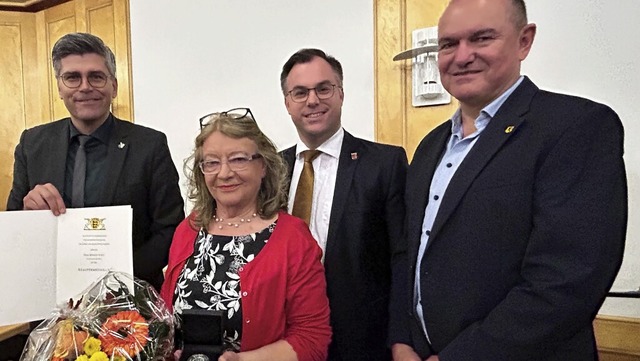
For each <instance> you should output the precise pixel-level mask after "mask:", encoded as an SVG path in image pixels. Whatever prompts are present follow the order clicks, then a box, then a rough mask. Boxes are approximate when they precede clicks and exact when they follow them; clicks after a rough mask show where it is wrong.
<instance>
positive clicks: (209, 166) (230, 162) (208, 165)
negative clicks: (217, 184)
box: [199, 153, 262, 174]
mask: <svg viewBox="0 0 640 361" xmlns="http://www.w3.org/2000/svg"><path fill="white" fill-rule="evenodd" d="M258 158H262V156H261V155H260V154H257V153H256V154H253V155H248V154H236V155H233V156H231V157H229V158H228V159H227V160H226V161H223V160H222V159H207V160H203V161H202V162H200V164H199V166H200V170H201V171H202V174H218V173H220V170H221V169H222V164H225V163H226V164H227V166H228V167H229V169H231V170H232V171H234V172H238V171H241V170H245V169H247V167H248V166H249V163H251V161H252V160H254V159H258Z"/></svg>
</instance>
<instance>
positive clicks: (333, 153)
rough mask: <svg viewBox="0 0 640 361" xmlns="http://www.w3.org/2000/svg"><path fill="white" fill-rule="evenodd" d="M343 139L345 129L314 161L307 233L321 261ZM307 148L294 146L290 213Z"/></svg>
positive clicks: (327, 141)
mask: <svg viewBox="0 0 640 361" xmlns="http://www.w3.org/2000/svg"><path fill="white" fill-rule="evenodd" d="M343 139H344V129H342V128H340V129H339V130H338V131H337V132H336V133H335V134H334V135H332V136H331V138H329V139H327V140H326V141H325V142H324V143H322V144H321V145H320V146H319V147H318V148H316V149H317V150H319V151H321V152H322V154H320V155H319V156H318V157H317V158H316V159H314V161H313V174H314V175H313V198H312V199H313V201H312V204H311V217H310V218H311V219H310V224H309V229H310V230H311V235H313V238H315V239H316V241H318V245H320V248H322V254H323V256H322V260H323V261H324V253H325V250H326V248H327V235H328V233H329V220H330V219H331V206H332V205H333V193H334V190H335V188H336V175H337V173H338V161H339V159H340V149H341V148H342V141H343ZM308 149H309V148H308V147H307V146H306V145H305V144H304V143H302V141H298V143H297V144H296V162H295V164H294V165H293V174H292V175H291V186H290V188H289V210H291V209H293V201H294V199H295V196H296V189H297V188H298V180H299V179H300V174H301V173H302V167H303V165H304V158H303V156H302V152H304V151H305V150H308Z"/></svg>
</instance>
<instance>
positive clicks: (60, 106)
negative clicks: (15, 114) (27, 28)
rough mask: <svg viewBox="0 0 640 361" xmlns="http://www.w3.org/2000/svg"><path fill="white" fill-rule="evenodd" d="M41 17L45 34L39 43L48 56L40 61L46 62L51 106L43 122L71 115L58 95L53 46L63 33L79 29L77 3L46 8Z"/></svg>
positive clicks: (47, 85)
mask: <svg viewBox="0 0 640 361" xmlns="http://www.w3.org/2000/svg"><path fill="white" fill-rule="evenodd" d="M39 19H42V21H43V23H41V24H37V26H38V27H40V28H42V29H44V34H42V36H43V37H42V38H39V39H38V43H39V46H40V47H41V54H42V55H43V56H44V55H46V58H44V57H43V58H41V59H40V61H41V62H42V63H43V64H46V69H47V70H46V76H45V73H44V72H43V74H42V76H43V78H46V80H47V83H46V87H45V88H44V89H48V94H47V95H46V96H47V97H48V102H49V106H50V114H49V117H48V119H44V120H43V122H47V121H53V120H57V119H61V118H65V117H68V116H69V112H68V111H67V108H65V106H64V102H63V101H62V99H60V96H59V95H58V83H57V81H56V78H55V74H54V72H53V68H52V66H51V48H53V45H54V44H55V43H56V41H58V39H60V38H61V37H62V36H63V35H65V34H67V33H72V32H75V31H77V30H76V11H75V3H74V2H73V1H72V2H68V3H64V4H61V5H58V6H56V7H53V8H50V9H47V10H44V16H42V17H40V18H39ZM43 85H45V84H43Z"/></svg>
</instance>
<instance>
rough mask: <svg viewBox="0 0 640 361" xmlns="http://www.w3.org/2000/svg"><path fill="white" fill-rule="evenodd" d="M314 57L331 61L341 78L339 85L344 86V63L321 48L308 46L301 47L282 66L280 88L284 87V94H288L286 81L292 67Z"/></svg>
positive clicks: (332, 66)
mask: <svg viewBox="0 0 640 361" xmlns="http://www.w3.org/2000/svg"><path fill="white" fill-rule="evenodd" d="M314 58H321V59H324V60H325V61H326V62H327V63H329V65H331V68H332V69H333V72H334V73H336V75H337V76H338V79H339V80H340V84H337V85H339V86H342V81H343V80H344V78H343V75H342V65H341V64H340V62H339V61H338V60H337V59H336V58H334V57H333V56H331V55H327V54H326V53H325V52H324V51H322V50H320V49H313V48H307V49H300V50H298V51H297V52H296V53H295V54H293V55H291V57H290V58H289V60H287V62H286V63H284V65H283V66H282V72H281V73H280V88H281V89H282V94H284V95H287V87H286V82H287V77H288V76H289V73H290V72H291V69H293V67H294V66H295V65H296V64H304V63H308V62H310V61H311V60H313V59H314Z"/></svg>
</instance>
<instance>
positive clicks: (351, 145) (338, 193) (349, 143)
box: [326, 131, 360, 257]
mask: <svg viewBox="0 0 640 361" xmlns="http://www.w3.org/2000/svg"><path fill="white" fill-rule="evenodd" d="M359 151H360V144H359V143H358V141H357V139H356V138H354V137H353V136H352V135H351V134H349V133H348V132H347V131H345V132H344V139H343V140H342V148H341V149H340V159H338V173H337V174H336V185H335V189H334V191H333V203H332V205H331V217H330V220H329V232H328V234H327V251H326V252H327V257H328V253H329V252H330V251H331V249H332V248H333V247H332V245H333V244H334V243H335V242H336V233H337V230H338V227H339V226H340V220H341V219H342V215H343V214H344V209H345V208H346V203H347V199H348V198H349V197H348V196H349V190H350V189H351V187H352V183H353V175H354V173H355V170H356V167H357V166H358V157H357V156H356V157H353V156H352V154H353V153H355V154H358V152H359Z"/></svg>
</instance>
